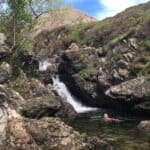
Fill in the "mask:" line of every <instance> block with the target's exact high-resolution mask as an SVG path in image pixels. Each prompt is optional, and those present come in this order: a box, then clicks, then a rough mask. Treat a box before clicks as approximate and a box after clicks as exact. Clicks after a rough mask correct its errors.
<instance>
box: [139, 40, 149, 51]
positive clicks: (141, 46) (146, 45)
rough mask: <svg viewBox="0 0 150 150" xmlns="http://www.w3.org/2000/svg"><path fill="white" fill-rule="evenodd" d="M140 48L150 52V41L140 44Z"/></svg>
mask: <svg viewBox="0 0 150 150" xmlns="http://www.w3.org/2000/svg"><path fill="white" fill-rule="evenodd" d="M140 48H141V50H142V51H145V52H150V40H149V39H147V40H144V41H142V42H141V43H140Z"/></svg>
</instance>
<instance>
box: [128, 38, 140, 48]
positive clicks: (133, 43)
mask: <svg viewBox="0 0 150 150" xmlns="http://www.w3.org/2000/svg"><path fill="white" fill-rule="evenodd" d="M129 42H130V45H131V46H132V47H134V48H135V49H137V48H138V45H137V40H136V38H130V39H129Z"/></svg>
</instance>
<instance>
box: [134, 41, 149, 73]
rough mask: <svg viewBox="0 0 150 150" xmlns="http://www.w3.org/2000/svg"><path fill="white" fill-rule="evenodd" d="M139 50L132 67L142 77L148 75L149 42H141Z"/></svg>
mask: <svg viewBox="0 0 150 150" xmlns="http://www.w3.org/2000/svg"><path fill="white" fill-rule="evenodd" d="M139 49H140V50H139V52H138V54H137V56H136V58H135V59H134V61H133V67H134V69H136V70H137V71H138V72H139V73H140V74H142V75H146V74H150V40H143V41H141V42H140V44H139Z"/></svg>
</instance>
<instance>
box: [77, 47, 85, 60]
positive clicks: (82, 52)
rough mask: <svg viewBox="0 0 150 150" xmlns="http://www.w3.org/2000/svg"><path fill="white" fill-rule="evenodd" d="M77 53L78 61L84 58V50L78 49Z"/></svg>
mask: <svg viewBox="0 0 150 150" xmlns="http://www.w3.org/2000/svg"><path fill="white" fill-rule="evenodd" d="M78 53H79V58H80V59H82V58H84V55H85V52H84V50H83V49H82V48H80V49H79V52H78Z"/></svg>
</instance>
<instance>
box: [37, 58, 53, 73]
mask: <svg viewBox="0 0 150 150" xmlns="http://www.w3.org/2000/svg"><path fill="white" fill-rule="evenodd" d="M51 65H52V64H51V63H50V62H49V61H48V60H42V61H40V62H39V70H40V71H46V70H47V68H48V67H50V66H51Z"/></svg>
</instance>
